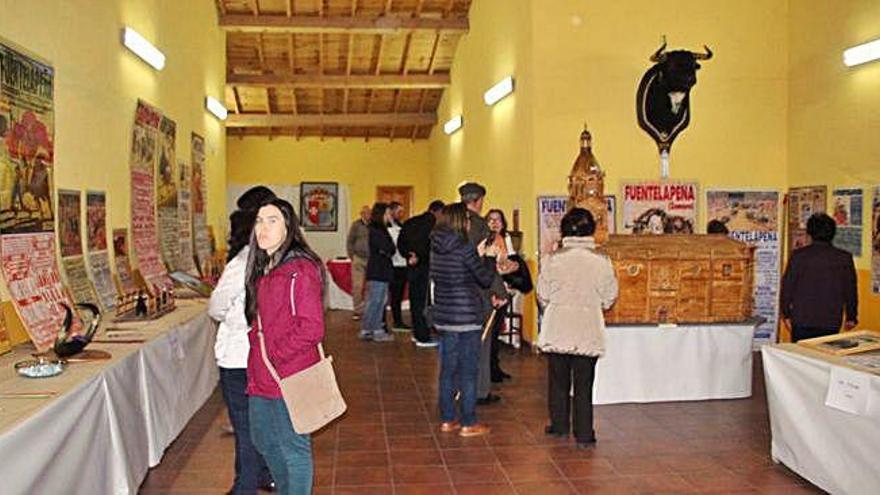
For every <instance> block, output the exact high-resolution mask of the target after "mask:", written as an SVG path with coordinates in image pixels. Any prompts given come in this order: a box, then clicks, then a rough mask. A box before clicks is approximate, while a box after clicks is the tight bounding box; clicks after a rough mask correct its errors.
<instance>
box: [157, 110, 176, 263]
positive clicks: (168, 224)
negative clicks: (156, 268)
mask: <svg viewBox="0 0 880 495" xmlns="http://www.w3.org/2000/svg"><path fill="white" fill-rule="evenodd" d="M176 142H177V124H175V123H174V121H173V120H171V119H169V118H168V117H166V116H164V115H163V116H162V120H161V121H159V163H158V167H157V170H156V215H157V218H158V223H159V230H158V232H159V248H160V250H161V252H162V261H163V262H164V263H165V266H166V267H167V268H168V270H169V271H173V270H176V269H177V259H178V256H179V255H180V219H179V217H178V207H177V181H178V180H179V177H178V173H177V156H176V153H175V146H176Z"/></svg>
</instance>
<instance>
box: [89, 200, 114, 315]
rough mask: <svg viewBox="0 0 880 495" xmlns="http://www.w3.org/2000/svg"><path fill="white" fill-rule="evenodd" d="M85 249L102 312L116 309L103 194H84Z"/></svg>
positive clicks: (105, 205)
mask: <svg viewBox="0 0 880 495" xmlns="http://www.w3.org/2000/svg"><path fill="white" fill-rule="evenodd" d="M86 247H87V248H88V249H87V251H88V266H89V273H91V275H92V283H93V284H94V286H95V291H96V292H97V293H98V299H99V300H100V303H101V307H102V308H104V311H112V310H113V309H114V308H116V287H115V285H114V284H113V274H112V273H111V271H110V256H109V254H108V253H107V196H106V195H105V194H104V193H103V192H98V191H88V192H86Z"/></svg>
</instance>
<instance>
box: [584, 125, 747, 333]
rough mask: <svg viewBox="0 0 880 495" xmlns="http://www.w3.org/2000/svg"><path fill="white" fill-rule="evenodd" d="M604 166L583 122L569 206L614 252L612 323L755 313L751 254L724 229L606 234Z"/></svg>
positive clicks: (730, 318)
mask: <svg viewBox="0 0 880 495" xmlns="http://www.w3.org/2000/svg"><path fill="white" fill-rule="evenodd" d="M604 179H605V172H603V171H602V169H601V167H599V163H598V161H597V160H596V157H595V156H593V151H592V136H591V135H590V133H589V131H587V130H586V127H585V128H584V131H583V132H582V133H581V149H580V153H579V154H578V157H577V159H576V160H575V162H574V166H573V167H572V169H571V174H570V175H569V177H568V193H569V200H568V207H569V208H574V207H580V208H585V209H587V210H589V211H590V212H591V213H592V214H593V218H594V219H595V220H596V234H595V238H596V243H597V244H599V245H600V246H601V247H600V251H602V252H604V253H605V254H607V255H608V256H609V257H610V258H611V262H612V263H613V265H614V270H615V272H616V273H617V281H618V283H619V286H620V295H619V296H618V298H617V302H616V303H615V304H614V306H612V308H611V309H610V310H609V311H608V312H606V314H605V320H606V321H607V322H608V323H716V322H735V321H743V320H746V319H748V318H750V317H751V316H752V284H753V280H752V279H753V261H752V257H753V252H754V248H752V247H750V246H748V245H746V244H745V243H742V242H739V241H735V240H733V239H730V238H727V237H724V236H720V235H697V234H666V235H659V236H635V235H611V236H609V235H608V224H607V222H608V215H607V209H606V206H605V186H604Z"/></svg>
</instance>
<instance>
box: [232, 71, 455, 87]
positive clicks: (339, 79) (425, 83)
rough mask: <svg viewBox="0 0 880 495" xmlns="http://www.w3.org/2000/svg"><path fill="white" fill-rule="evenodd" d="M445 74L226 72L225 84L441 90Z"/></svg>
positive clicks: (443, 85)
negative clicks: (255, 73)
mask: <svg viewBox="0 0 880 495" xmlns="http://www.w3.org/2000/svg"><path fill="white" fill-rule="evenodd" d="M450 81H451V80H450V77H449V74H433V75H428V74H381V75H360V74H355V75H350V76H343V75H333V74H265V75H260V76H251V75H245V74H230V75H228V76H226V84H227V85H229V86H241V87H257V88H262V87H267V86H272V87H290V88H337V89H342V88H349V89H353V88H361V89H366V88H374V89H383V88H384V89H395V88H399V89H443V88H445V87H447V86H449V84H450Z"/></svg>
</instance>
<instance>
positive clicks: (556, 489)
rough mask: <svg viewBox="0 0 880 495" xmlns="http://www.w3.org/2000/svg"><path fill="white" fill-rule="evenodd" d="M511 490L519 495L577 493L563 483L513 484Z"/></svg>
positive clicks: (568, 494)
mask: <svg viewBox="0 0 880 495" xmlns="http://www.w3.org/2000/svg"><path fill="white" fill-rule="evenodd" d="M513 489H514V490H516V493H519V494H521V495H528V494H540V495H571V494H575V493H577V491H575V489H574V487H573V486H572V485H570V484H568V483H567V482H564V481H532V482H529V483H514V484H513Z"/></svg>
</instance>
